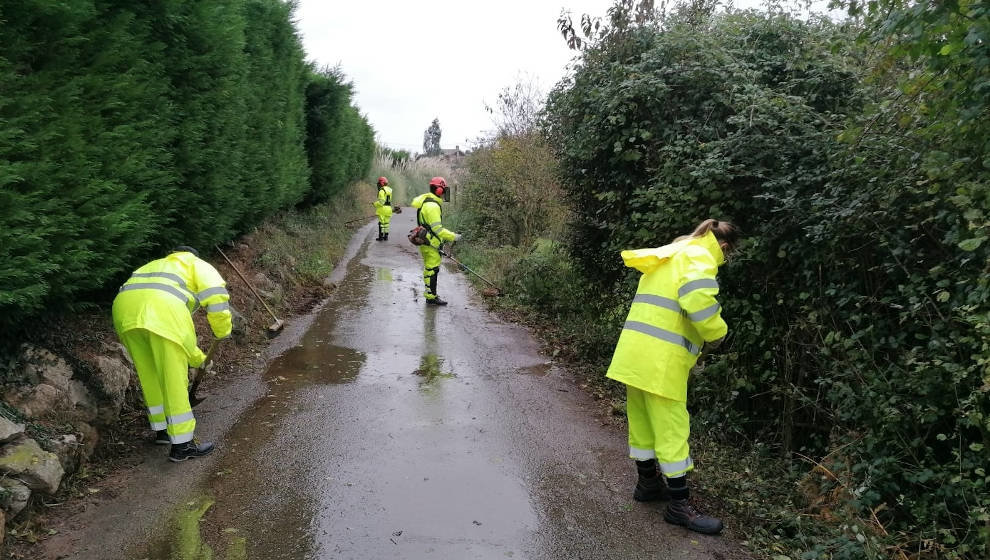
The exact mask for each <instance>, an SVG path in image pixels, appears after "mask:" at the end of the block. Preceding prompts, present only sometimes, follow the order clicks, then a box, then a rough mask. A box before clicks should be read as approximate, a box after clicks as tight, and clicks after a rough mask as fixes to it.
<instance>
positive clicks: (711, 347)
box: [705, 336, 725, 352]
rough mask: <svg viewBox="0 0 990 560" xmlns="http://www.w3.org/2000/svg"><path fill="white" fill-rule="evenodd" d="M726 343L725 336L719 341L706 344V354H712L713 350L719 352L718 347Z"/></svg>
mask: <svg viewBox="0 0 990 560" xmlns="http://www.w3.org/2000/svg"><path fill="white" fill-rule="evenodd" d="M724 341H725V337H724V336H723V337H722V338H720V339H718V340H713V341H711V342H706V343H705V352H710V351H712V350H717V349H718V347H719V346H721V345H722V343H723V342H724Z"/></svg>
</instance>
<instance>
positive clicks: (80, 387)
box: [69, 381, 96, 422]
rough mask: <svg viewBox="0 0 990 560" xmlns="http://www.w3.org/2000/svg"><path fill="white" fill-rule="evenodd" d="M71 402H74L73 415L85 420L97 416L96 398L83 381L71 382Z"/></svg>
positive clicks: (87, 420)
mask: <svg viewBox="0 0 990 560" xmlns="http://www.w3.org/2000/svg"><path fill="white" fill-rule="evenodd" d="M69 402H71V403H72V408H73V410H72V417H73V418H77V419H79V420H83V421H85V422H89V421H91V420H94V419H95V418H96V399H94V398H93V394H92V393H90V392H89V389H88V388H87V387H86V384H85V383H83V382H82V381H70V382H69Z"/></svg>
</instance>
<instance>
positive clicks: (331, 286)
mask: <svg viewBox="0 0 990 560" xmlns="http://www.w3.org/2000/svg"><path fill="white" fill-rule="evenodd" d="M323 287H324V288H326V289H328V290H336V289H337V285H336V284H334V283H333V282H332V281H331V280H330V277H329V276H328V277H326V278H324V279H323Z"/></svg>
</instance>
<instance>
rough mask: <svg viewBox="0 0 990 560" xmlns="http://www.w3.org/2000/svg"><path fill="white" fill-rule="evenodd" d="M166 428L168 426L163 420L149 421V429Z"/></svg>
mask: <svg viewBox="0 0 990 560" xmlns="http://www.w3.org/2000/svg"><path fill="white" fill-rule="evenodd" d="M167 428H168V424H166V423H165V422H152V423H151V429H152V430H155V431H156V432H157V431H158V430H165V429H167Z"/></svg>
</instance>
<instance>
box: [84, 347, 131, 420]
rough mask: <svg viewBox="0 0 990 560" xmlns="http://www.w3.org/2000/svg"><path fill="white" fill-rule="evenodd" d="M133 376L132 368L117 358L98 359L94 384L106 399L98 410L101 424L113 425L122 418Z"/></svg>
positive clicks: (103, 357) (98, 418)
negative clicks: (121, 413)
mask: <svg viewBox="0 0 990 560" xmlns="http://www.w3.org/2000/svg"><path fill="white" fill-rule="evenodd" d="M131 375H132V374H131V368H130V367H128V366H127V364H125V363H124V362H122V361H121V360H119V359H117V358H113V357H109V356H99V357H98V358H96V368H95V371H94V373H93V379H92V383H93V385H94V387H95V388H96V389H97V391H98V392H99V393H102V394H103V396H104V397H105V398H104V399H103V401H102V402H101V403H100V405H99V407H98V408H97V416H96V418H97V421H98V422H99V423H100V424H102V425H104V426H107V425H110V424H113V423H114V422H116V421H117V419H118V418H119V417H120V409H121V407H123V406H124V400H125V399H126V395H127V388H128V387H129V386H130V384H131Z"/></svg>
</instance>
